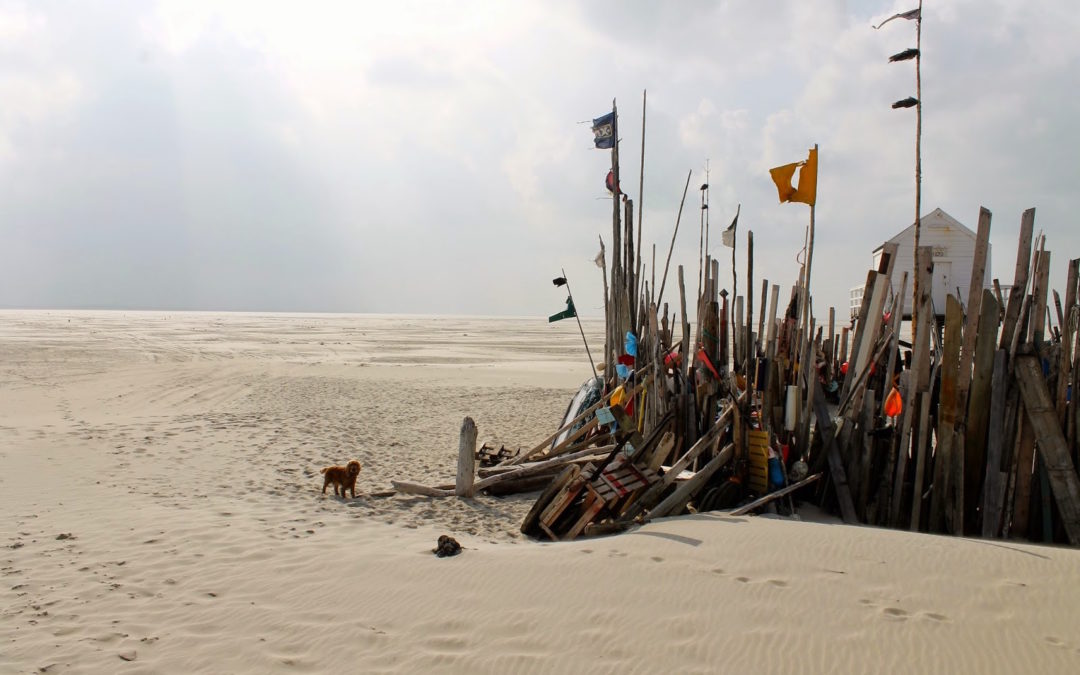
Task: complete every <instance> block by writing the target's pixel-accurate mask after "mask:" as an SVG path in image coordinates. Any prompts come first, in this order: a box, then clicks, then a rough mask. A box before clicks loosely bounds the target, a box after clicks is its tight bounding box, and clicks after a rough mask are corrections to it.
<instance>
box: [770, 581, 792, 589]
mask: <svg viewBox="0 0 1080 675" xmlns="http://www.w3.org/2000/svg"><path fill="white" fill-rule="evenodd" d="M768 583H769V585H770V586H776V587H777V588H787V585H788V582H786V581H784V580H782V579H769V581H768Z"/></svg>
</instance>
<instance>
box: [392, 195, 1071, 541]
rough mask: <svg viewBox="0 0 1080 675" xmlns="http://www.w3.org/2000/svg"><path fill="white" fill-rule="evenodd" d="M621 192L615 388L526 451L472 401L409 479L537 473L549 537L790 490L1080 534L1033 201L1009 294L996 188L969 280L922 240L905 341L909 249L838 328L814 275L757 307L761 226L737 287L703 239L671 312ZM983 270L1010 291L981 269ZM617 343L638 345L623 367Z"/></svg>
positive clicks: (1058, 316) (917, 523)
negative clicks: (957, 278) (994, 248)
mask: <svg viewBox="0 0 1080 675" xmlns="http://www.w3.org/2000/svg"><path fill="white" fill-rule="evenodd" d="M625 201H626V205H625V209H624V210H622V214H624V215H626V216H627V217H626V218H625V219H624V220H620V226H621V227H623V228H625V230H624V231H623V232H622V233H621V234H623V235H625V237H626V239H622V238H621V237H620V245H619V248H617V249H616V250H619V251H622V255H620V256H617V257H615V256H613V259H612V260H611V262H610V265H608V266H606V267H607V269H606V272H607V273H608V274H609V275H610V277H609V279H608V282H609V283H608V284H607V288H608V298H607V306H608V309H609V315H608V322H609V323H608V332H607V343H606V345H605V351H604V358H603V360H602V362H603V363H604V364H605V366H604V372H605V380H606V393H605V395H604V397H603V398H602V399H601V400H600V401H599V402H597V403H596V404H594V405H592V406H591V407H589V408H586V409H585V410H582V411H581V413H580V414H579V415H578V416H577V417H576V418H575V419H572V420H567V422H566V424H564V425H562V426H561V427H560V428H558V429H556V430H555V431H554V433H552V434H551V435H550V436H549V437H547V438H545V439H543V440H542V441H541V442H539V443H537V444H536V445H535V446H533V447H532V448H529V449H524V450H522V451H519V452H516V453H511V452H509V451H507V450H506V448H505V447H502V448H499V449H497V450H496V449H495V448H493V447H488V446H485V447H483V448H481V449H480V450H479V451H478V450H476V447H475V445H476V427H475V425H474V424H473V423H472V420H471V419H468V418H466V420H465V423H464V425H463V427H462V438H461V444H460V447H459V471H458V478H457V481H456V483H455V485H445V486H438V487H426V486H420V485H415V484H412V483H405V482H395V484H394V487H395V489H396V490H399V491H403V492H410V493H416V494H422V495H429V496H433V497H435V496H437V497H448V496H451V495H458V496H462V497H469V496H470V495H472V494H475V493H478V492H488V493H491V494H506V493H509V492H521V491H533V490H541V492H540V494H539V497H538V499H537V501H536V502H535V504H534V506H533V508H532V510H531V511H530V513H529V514H528V516H527V517H526V518H525V520H524V522H523V523H522V528H521V529H522V531H523V532H525V533H526V534H529V535H532V536H536V537H541V538H549V539H555V540H566V539H573V538H575V537H578V536H581V535H589V534H602V533H612V532H618V531H621V530H623V529H626V528H627V527H629V526H631V525H633V524H635V523H640V522H645V521H647V520H650V519H653V518H659V517H664V516H671V515H678V514H680V513H684V512H686V511H705V510H716V509H734V510H733V511H731V512H732V513H733V514H743V513H748V512H751V511H753V510H757V509H760V508H773V507H775V508H780V509H781V510H783V511H785V512H791V511H792V510H793V509H794V506H795V504H796V500H798V501H803V502H805V501H816V502H817V503H818V504H820V505H821V506H824V507H825V508H827V509H830V510H834V511H835V512H836V513H838V514H839V515H840V517H841V518H842V519H843V520H844V521H845V522H849V523H866V524H871V525H879V526H886V527H895V528H903V529H910V530H917V531H923V532H937V533H948V534H956V535H968V536H972V535H974V536H983V537H1010V538H1027V539H1032V540H1036V541H1045V542H1058V543H1069V544H1072V545H1077V544H1080V479H1078V474H1077V470H1076V467H1077V464H1078V460H1080V442H1078V438H1077V427H1078V422H1080V409H1078V407H1077V405H1076V401H1075V398H1074V397H1073V395H1072V392H1073V391H1075V387H1076V386H1077V384H1078V382H1077V380H1078V378H1080V375H1078V374H1080V344H1078V339H1080V288H1078V284H1080V259H1077V260H1070V261H1069V262H1068V275H1067V284H1068V285H1067V287H1066V289H1065V292H1064V294H1061V293H1059V292H1058V291H1053V292H1052V293H1051V291H1050V289H1049V287H1048V280H1049V273H1050V269H1051V267H1050V261H1051V255H1050V251H1049V250H1047V248H1046V239H1045V237H1043V236H1042V235H1039V236H1037V237H1034V236H1033V234H1034V210H1028V211H1026V212H1025V213H1024V215H1023V218H1022V220H1021V231H1020V241H1019V246H1018V251H1017V263H1016V271H1015V274H1014V279H1013V282H1012V285H1011V286H1010V287H1009V289H1008V294H1007V297H1006V296H1005V294H1003V293H1002V292H1001V290H1000V289H1001V283H1000V282H999V280H997V279H994V280H992V284H990V283H987V282H988V280H987V279H985V278H984V276H985V269H986V256H987V250H988V242H989V237H990V223H991V214H990V212H989V211H987V210H986V209H982V210H981V213H980V217H979V227H978V236H977V246H976V251H975V264H974V265H973V271H972V279H971V284H970V286H969V288H970V289H971V290H970V293H969V295H968V297H967V298H958V297H956V296H955V295H950V296H949V297H948V300H947V303H946V307H944V308H938V307H934V306H932V302H931V299H930V288H931V279H932V275H933V256H932V254H931V252H930V251H929V250H927V251H923V252H921V254H920V256H919V259H920V267H919V268H918V269H917V270H916V271H915V274H916V275H917V276H918V277H919V279H920V282H921V283H919V285H918V287H919V294H918V296H917V297H916V298H915V302H916V304H917V305H918V310H919V311H917V312H916V313H915V316H916V317H917V320H918V321H919V323H920V325H919V326H918V327H913V330H912V331H911V332H912V333H913V334H914V335H916V336H917V337H916V340H915V341H914V343H913V344H912V343H909V342H906V341H905V340H904V339H903V338H902V336H901V332H902V331H901V328H902V324H901V313H902V309H901V308H902V304H901V301H902V298H903V297H904V294H905V293H906V292H907V289H908V287H909V286H910V285H912V283H911V282H913V281H914V280H909V279H907V277H906V275H905V276H904V277H903V278H902V279H901V281H900V283H899V286H898V287H893V286H892V285H891V283H890V281H889V279H890V277H891V272H892V265H893V263H894V260H895V254H896V251H895V250H891V249H890V248H889V247H888V246H886V247H885V250H884V251H883V255H882V256H881V258H880V264H879V267H878V268H877V269H872V270H869V271H868V273H867V278H866V287H865V291H864V293H863V299H862V306H861V307H860V310H859V314H858V316H857V318H856V320H855V321H854V322H853V325H852V326H850V327H841V328H840V330H837V327H836V326H835V311H834V310H833V309H831V308H830V309H829V311H828V314H827V316H828V319H827V325H822V326H818V325H817V318H816V317H815V316H813V314H812V313H811V315H810V316H807V317H804V316H802V314H801V313H802V312H804V311H812V307H813V303H812V301H811V299H810V297H809V292H808V289H806V288H805V287H803V286H801V285H796V286H795V287H793V288H792V289H791V293H790V295H789V296H788V299H787V302H786V303H781V302H780V298H781V295H780V288H779V287H778V286H776V285H770V284H769V282H768V280H763V281H762V286H761V292H760V302H758V303H756V304H757V307H755V303H754V302H753V301H752V300H751V299H750V295H752V294H753V290H754V288H753V271H752V270H753V258H752V256H753V248H752V241H753V234H752V233H748V235H747V243H748V246H747V255H748V259H747V270H748V273H747V285H748V286H749V290H748V293H747V296H746V297H745V298H744V297H737V298H734V301H733V302H731V301H729V300H731V299H730V298H729V297H728V294H727V292H726V290H724V289H722V288H721V284H720V280H719V272H720V269H719V264H718V262H717V261H715V260H713V259H711V257H709V256H708V255H707V254H705V255H704V256H703V260H702V269H701V279H702V284H701V287H702V291H701V294H700V296H699V297H698V298H697V299H696V302H688V301H687V300H688V299H687V297H686V288H685V273H684V270H683V268H682V266H678V267H676V269H675V283H674V284H673V285H672V287H673V288H677V289H678V297H677V300H678V310H677V312H676V313H674V314H672V313H671V311H670V309H669V307H668V305H667V304H666V303H665V304H663V305H660V306H658V304H657V299H658V298H654V297H653V295H652V287H651V285H650V284H649V283H643V284H642V285H641V287H640V290H638V291H632V290H631V288H630V285H631V284H632V283H633V284H634V285H635V287H636V283H637V282H636V281H632V280H635V279H637V278H639V277H638V275H637V274H631V273H630V269H631V268H632V267H634V268H636V266H637V262H638V261H636V260H634V256H633V254H632V247H628V246H626V245H625V242H626V240H628V239H630V236H631V235H630V228H631V223H630V220H631V219H630V217H629V215H630V214H631V213H632V210H631V207H630V206H629V200H625ZM676 226H677V223H676ZM923 254H925V255H923ZM800 277H801V278H804V277H802V275H800ZM659 281H660V284H661V286H660V287H661V288H664V282H665V279H664V278H663V277H661V279H660V280H659ZM654 283H655V282H654ZM991 285H992V286H993V288H994V289H996V290H997V292H994V291H991V290H984V289H986V287H987V286H991ZM632 293H636V294H637V295H633V294H632ZM631 297H636V302H634V303H631V302H629V300H628V299H629V298H631ZM1051 297H1052V298H1053V303H1052V304H1053V306H1052V307H1051V303H1049V302H1048V299H1049V298H1051ZM631 306H635V310H634V311H630V309H629V308H630V307H631ZM690 307H693V308H694V310H695V315H696V318H697V321H696V322H695V323H696V326H694V327H692V325H691V322H690V318H689V309H688V308H690ZM804 319H805V320H804ZM612 326H615V327H616V328H612ZM626 333H630V334H631V339H624V336H625V335H626ZM616 336H618V338H616ZM615 364H622V365H625V366H626V368H625V369H623V370H621V372H622V374H623V375H624V376H622V377H621V376H619V375H618V374H616V372H615V371H616V368H615ZM616 394H618V395H619V397H620V398H619V399H616V400H620V399H621V403H620V404H617V405H615V404H612V403H611V400H612V398H613V397H614V396H615V395H616ZM898 408H899V410H898ZM560 436H562V437H563V438H562V440H561V441H560V442H558V443H556V442H555V441H556V439H557V438H560ZM475 460H479V463H480V468H479V470H478V471H476V470H474V468H473V462H474V461H475ZM770 505H771V506H770Z"/></svg>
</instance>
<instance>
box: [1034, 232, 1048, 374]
mask: <svg viewBox="0 0 1080 675" xmlns="http://www.w3.org/2000/svg"><path fill="white" fill-rule="evenodd" d="M1049 284H1050V251H1040V252H1039V262H1038V267H1036V268H1035V285H1034V286H1033V287H1032V291H1031V295H1032V298H1033V301H1034V303H1035V306H1034V307H1033V308H1032V310H1031V318H1032V325H1031V338H1032V343H1033V344H1034V345H1035V351H1036V353H1038V354H1041V353H1042V349H1043V341H1044V339H1045V337H1046V295H1047V287H1048V286H1049Z"/></svg>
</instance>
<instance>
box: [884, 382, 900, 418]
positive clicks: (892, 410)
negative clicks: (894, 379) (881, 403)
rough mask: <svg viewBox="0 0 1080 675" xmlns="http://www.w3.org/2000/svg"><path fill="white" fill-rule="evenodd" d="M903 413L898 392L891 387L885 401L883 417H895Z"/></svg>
mask: <svg viewBox="0 0 1080 675" xmlns="http://www.w3.org/2000/svg"><path fill="white" fill-rule="evenodd" d="M903 411H904V399H903V398H901V397H900V390H899V389H897V388H896V387H893V388H892V391H890V392H889V395H888V397H886V399H885V416H886V417H896V416H897V415H899V414H900V413H901V412H903Z"/></svg>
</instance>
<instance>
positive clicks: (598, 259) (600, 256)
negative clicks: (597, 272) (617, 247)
mask: <svg viewBox="0 0 1080 675" xmlns="http://www.w3.org/2000/svg"><path fill="white" fill-rule="evenodd" d="M592 261H593V262H594V263H596V266H597V267H601V268H602V267H603V266H604V251H603V250H601V251H600V252H599V253H597V254H596V257H595V258H593V259H592Z"/></svg>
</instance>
